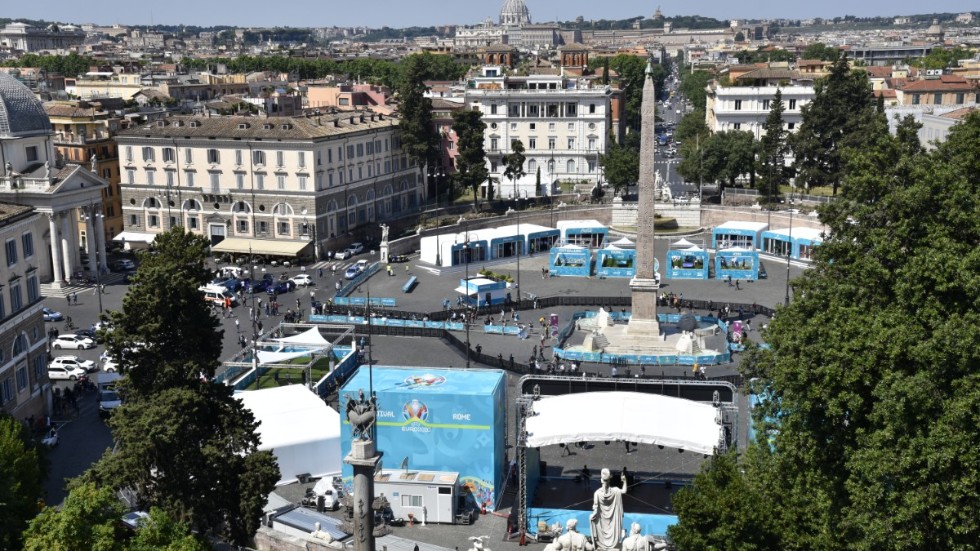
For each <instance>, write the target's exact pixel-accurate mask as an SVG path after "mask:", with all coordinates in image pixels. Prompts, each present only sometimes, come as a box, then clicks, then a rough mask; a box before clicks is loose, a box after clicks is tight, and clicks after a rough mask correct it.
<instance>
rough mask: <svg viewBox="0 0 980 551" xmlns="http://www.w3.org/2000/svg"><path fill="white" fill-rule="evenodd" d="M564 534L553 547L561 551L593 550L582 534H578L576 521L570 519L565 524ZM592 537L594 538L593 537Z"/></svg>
mask: <svg viewBox="0 0 980 551" xmlns="http://www.w3.org/2000/svg"><path fill="white" fill-rule="evenodd" d="M565 530H566V532H565V533H564V534H562V535H561V536H559V537H558V539H557V540H555V541H556V543H557V544H558V545H556V546H555V547H557V548H558V549H561V551H592V550H593V549H594V548H593V547H592V544H591V543H589V540H588V538H586V537H585V535H584V534H580V533H579V532H578V521H577V520H575V519H573V518H570V519H568V522H567V523H565ZM593 537H594V536H593Z"/></svg>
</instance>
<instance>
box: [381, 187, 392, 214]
mask: <svg viewBox="0 0 980 551" xmlns="http://www.w3.org/2000/svg"><path fill="white" fill-rule="evenodd" d="M391 194H392V188H391V184H387V185H385V187H384V189H383V190H381V196H382V197H384V199H383V200H382V201H381V212H383V213H384V217H385V218H388V217H389V216H391Z"/></svg>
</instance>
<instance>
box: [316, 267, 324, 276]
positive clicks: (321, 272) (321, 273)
mask: <svg viewBox="0 0 980 551" xmlns="http://www.w3.org/2000/svg"><path fill="white" fill-rule="evenodd" d="M316 278H317V279H322V278H323V268H317V269H316Z"/></svg>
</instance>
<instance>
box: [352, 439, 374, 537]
mask: <svg viewBox="0 0 980 551" xmlns="http://www.w3.org/2000/svg"><path fill="white" fill-rule="evenodd" d="M381 455H382V454H381V453H379V452H378V451H377V450H376V449H375V445H374V441H373V440H354V442H352V443H351V451H350V453H349V454H348V455H347V457H345V458H344V462H345V463H347V464H349V465H352V466H353V467H354V484H353V489H354V493H353V498H352V499H353V502H354V535H353V538H354V551H375V544H374V511H373V510H372V509H371V504H372V503H374V470H375V468H377V465H378V461H380V460H381Z"/></svg>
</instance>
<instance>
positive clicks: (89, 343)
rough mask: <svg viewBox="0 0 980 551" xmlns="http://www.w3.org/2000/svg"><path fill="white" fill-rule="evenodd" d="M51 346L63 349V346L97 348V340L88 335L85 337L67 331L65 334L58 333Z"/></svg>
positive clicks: (77, 348) (75, 348) (73, 348)
mask: <svg viewBox="0 0 980 551" xmlns="http://www.w3.org/2000/svg"><path fill="white" fill-rule="evenodd" d="M51 348H54V349H55V350H61V349H62V348H70V349H72V350H85V349H88V348H95V341H94V340H92V339H90V338H88V337H83V336H81V335H76V334H74V333H66V334H64V335H58V337H57V338H55V339H54V343H52V345H51Z"/></svg>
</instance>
